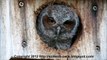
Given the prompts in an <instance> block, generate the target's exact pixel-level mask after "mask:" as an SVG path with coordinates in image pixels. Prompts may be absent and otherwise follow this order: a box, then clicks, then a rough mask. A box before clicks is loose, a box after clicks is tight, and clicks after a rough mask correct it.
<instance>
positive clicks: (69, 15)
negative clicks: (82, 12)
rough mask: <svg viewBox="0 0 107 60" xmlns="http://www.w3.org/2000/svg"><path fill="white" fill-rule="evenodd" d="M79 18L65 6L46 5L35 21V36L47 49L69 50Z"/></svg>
mask: <svg viewBox="0 0 107 60" xmlns="http://www.w3.org/2000/svg"><path fill="white" fill-rule="evenodd" d="M78 26H79V18H78V16H77V14H76V13H75V11H73V10H72V9H71V8H70V7H68V6H66V5H58V4H56V5H55V4H53V5H48V6H47V7H45V8H44V9H42V11H41V12H40V14H39V15H38V18H37V20H36V29H37V34H38V35H39V36H40V37H41V38H42V41H43V42H44V43H46V44H47V45H48V46H49V47H52V48H55V49H61V50H66V49H69V48H70V47H71V46H72V44H73V41H74V39H73V38H74V36H75V35H76V32H77V30H78Z"/></svg>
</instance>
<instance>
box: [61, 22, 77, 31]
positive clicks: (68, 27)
mask: <svg viewBox="0 0 107 60" xmlns="http://www.w3.org/2000/svg"><path fill="white" fill-rule="evenodd" d="M63 25H64V26H65V28H66V29H67V31H70V30H72V29H73V28H74V25H75V22H74V21H69V20H67V21H65V22H64V24H63Z"/></svg>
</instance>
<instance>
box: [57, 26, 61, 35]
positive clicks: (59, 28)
mask: <svg viewBox="0 0 107 60" xmlns="http://www.w3.org/2000/svg"><path fill="white" fill-rule="evenodd" d="M60 30H61V27H60V26H58V27H57V35H59V33H60Z"/></svg>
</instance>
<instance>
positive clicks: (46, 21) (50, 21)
mask: <svg viewBox="0 0 107 60" xmlns="http://www.w3.org/2000/svg"><path fill="white" fill-rule="evenodd" d="M43 23H44V25H45V27H46V28H50V27H52V26H53V25H54V24H55V23H56V22H55V20H54V19H53V18H52V17H48V16H45V17H44V20H43Z"/></svg>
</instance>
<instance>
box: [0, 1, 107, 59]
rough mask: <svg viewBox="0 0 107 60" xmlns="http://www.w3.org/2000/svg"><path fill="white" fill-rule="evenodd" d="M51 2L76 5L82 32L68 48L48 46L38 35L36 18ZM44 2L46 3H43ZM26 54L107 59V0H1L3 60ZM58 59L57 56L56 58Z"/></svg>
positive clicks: (0, 33) (0, 36) (0, 48)
mask: <svg viewBox="0 0 107 60" xmlns="http://www.w3.org/2000/svg"><path fill="white" fill-rule="evenodd" d="M48 2H52V3H54V2H57V3H62V2H64V3H66V4H68V5H70V6H71V7H73V9H74V10H75V11H76V13H77V14H78V16H79V17H80V21H81V23H82V31H81V32H80V33H81V34H80V35H79V37H77V38H76V41H75V42H74V44H73V46H72V47H71V48H70V49H67V50H56V49H53V48H50V47H48V46H47V45H46V44H45V43H44V42H42V40H41V38H40V37H39V35H38V34H37V31H36V27H35V26H36V20H37V15H38V14H39V13H40V10H41V9H42V7H45V5H46V4H48ZM43 5H44V6H43ZM14 55H16V56H19V55H20V56H23V55H44V56H46V55H62V56H66V55H69V56H71V55H72V56H90V55H91V56H93V57H92V58H58V59H60V60H67V59H68V60H71V59H74V60H75V59H77V60H82V59H85V60H95V59H96V60H104V59H105V60H106V59H107V1H106V0H0V60H4V59H7V60H8V59H10V57H12V56H14ZM52 59H56V58H52Z"/></svg>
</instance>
